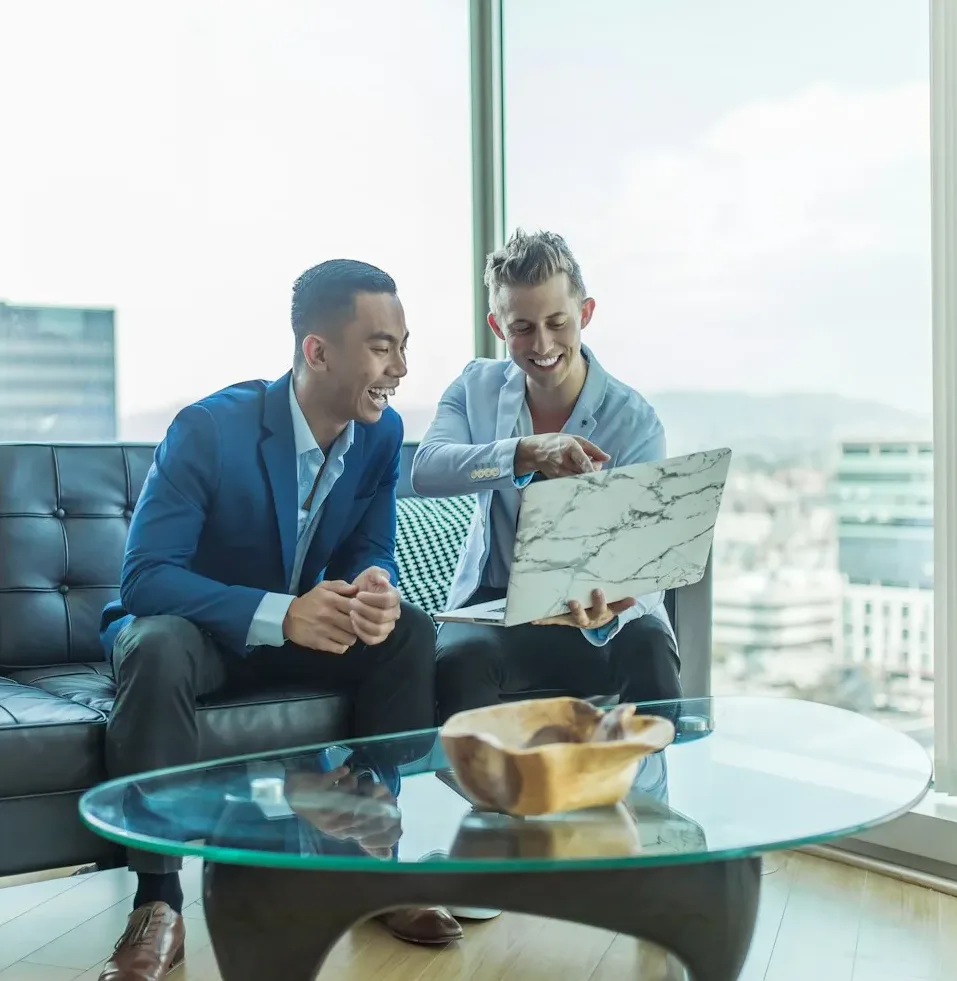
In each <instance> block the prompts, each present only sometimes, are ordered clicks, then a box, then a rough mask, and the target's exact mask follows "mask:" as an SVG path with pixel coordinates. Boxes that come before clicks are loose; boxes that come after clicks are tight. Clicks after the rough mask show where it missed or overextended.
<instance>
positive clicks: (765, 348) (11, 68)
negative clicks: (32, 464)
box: [0, 0, 931, 436]
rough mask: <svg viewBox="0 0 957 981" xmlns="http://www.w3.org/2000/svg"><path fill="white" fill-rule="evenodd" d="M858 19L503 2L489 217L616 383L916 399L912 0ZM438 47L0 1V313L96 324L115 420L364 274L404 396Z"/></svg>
mask: <svg viewBox="0 0 957 981" xmlns="http://www.w3.org/2000/svg"><path fill="white" fill-rule="evenodd" d="M879 8H880V16H879V17H878V16H877V15H876V14H875V9H876V5H875V4H874V3H873V2H868V0H804V2H802V3H800V4H796V3H767V2H759V0H721V2H720V3H714V2H713V0H668V2H667V3H665V2H661V0H592V2H590V3H589V4H585V3H583V2H580V0H579V2H575V3H572V2H568V0H506V7H505V44H506V52H505V59H506V60H505V69H506V70H505V82H506V129H507V132H506V176H507V187H506V195H507V212H508V214H507V221H508V224H509V226H510V227H513V226H514V225H517V224H522V225H525V226H526V227H548V228H552V229H554V230H555V231H559V232H562V233H563V234H565V235H566V237H567V238H568V240H569V242H570V244H571V245H572V247H573V248H574V249H575V251H576V254H577V255H578V257H579V259H580V261H581V264H582V267H583V271H584V274H585V281H586V284H587V285H588V287H589V291H590V292H591V293H592V295H593V296H595V298H596V300H597V310H596V316H595V320H594V321H593V323H592V325H591V326H590V327H589V329H588V332H587V334H586V341H587V342H588V343H589V344H590V345H591V346H592V348H593V349H594V350H595V352H596V353H597V355H598V356H599V358H600V359H602V360H603V361H604V362H606V363H607V364H608V366H609V367H610V368H611V369H612V370H613V371H614V372H615V373H616V374H618V375H619V377H622V378H623V379H624V380H626V381H628V382H629V383H631V384H633V385H635V386H636V387H638V388H639V389H641V390H644V391H662V390H668V389H670V390H674V389H681V390H733V391H754V392H790V391H829V392H837V393H840V394H844V395H848V396H853V397H863V398H873V399H878V400H880V401H883V402H887V403H889V404H892V405H896V406H900V407H901V408H904V409H911V410H917V411H929V408H930V401H931V394H930V391H931V387H930V336H931V335H930V234H929V193H930V189H929V175H928V167H929V132H928V122H927V117H928V53H927V48H928V36H927V35H928V23H927V8H926V4H923V3H918V2H915V0H881V3H880V5H879ZM467 28H468V4H467V2H466V0H405V2H402V3H395V2H390V0H361V2H359V0H309V2H307V0H272V2H267V0H231V2H220V0H192V2H190V0H171V2H167V3H164V4H163V5H149V6H147V5H141V4H131V3H129V2H128V0H127V2H123V0H84V3H83V4H76V3H74V2H70V0H35V2H32V3H29V4H15V3H8V4H2V5H0V37H3V38H4V45H3V46H4V55H3V58H2V59H0V115H2V118H3V120H4V126H3V137H2V139H3V142H4V148H3V150H2V152H0V215H2V216H3V217H2V224H3V227H4V231H3V234H2V235H0V299H5V300H7V301H9V302H13V303H60V304H70V305H75V304H77V305H82V304H92V305H105V306H112V307H115V308H116V310H117V330H118V339H117V359H118V398H119V411H120V414H121V415H130V414H135V413H141V412H148V411H151V410H156V409H161V408H164V407H167V406H170V405H175V404H183V403H185V402H188V401H190V400H192V399H195V398H198V397H201V396H202V395H205V394H207V393H208V392H210V391H212V390H214V389H216V388H219V387H221V386H223V385H226V384H229V383H230V382H233V381H237V380H240V379H243V378H251V377H275V376H277V375H279V374H280V373H281V372H282V371H284V370H285V369H286V367H287V366H288V363H289V360H290V356H291V350H292V337H291V331H290V328H289V320H288V303H289V292H290V287H291V284H292V281H293V280H294V279H295V277H296V276H297V275H298V274H299V273H300V272H301V271H302V270H303V269H305V268H307V267H308V266H310V265H312V264H314V263H316V262H320V261H322V260H323V259H326V258H331V257H334V256H341V255H347V256H352V257H355V258H361V259H366V260H368V261H371V262H375V263H377V264H379V265H382V266H383V267H384V268H386V269H387V270H388V271H389V272H391V273H392V274H393V275H394V276H395V278H396V280H397V282H398V285H399V291H400V295H401V297H402V299H403V302H404V304H405V307H406V313H407V319H408V324H409V327H410V330H411V342H410V373H409V375H408V377H407V378H406V380H405V384H404V390H403V391H402V392H401V393H400V396H399V397H398V398H397V402H396V405H397V407H398V408H399V409H400V410H401V409H402V408H403V406H420V407H421V406H422V405H428V404H432V403H434V402H435V400H436V399H437V398H438V397H439V395H440V394H441V392H442V390H443V388H444V387H445V385H446V384H447V383H448V382H449V381H450V380H451V379H452V378H453V377H454V376H455V374H457V372H458V371H459V370H460V368H461V367H462V365H463V364H464V362H465V361H466V360H467V359H468V357H469V356H470V355H471V345H472V295H471V282H470V276H471V227H470V221H471V190H470V176H471V175H470V146H469V140H470V127H469V106H470V100H469V66H468V36H467ZM157 435H159V434H157ZM410 435H413V436H414V435H417V434H410Z"/></svg>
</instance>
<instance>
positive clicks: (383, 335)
mask: <svg viewBox="0 0 957 981" xmlns="http://www.w3.org/2000/svg"><path fill="white" fill-rule="evenodd" d="M408 339H409V332H408V331H406V332H405V333H404V334H403V335H402V340H401V341H400V342H399V343H400V344H405V342H406V341H407V340H408ZM366 340H367V341H385V342H386V343H387V344H395V343H396V339H395V335H394V334H390V333H389V332H388V331H387V330H377V331H375V332H374V333H372V334H370V335H369V336H368V337H367V338H366Z"/></svg>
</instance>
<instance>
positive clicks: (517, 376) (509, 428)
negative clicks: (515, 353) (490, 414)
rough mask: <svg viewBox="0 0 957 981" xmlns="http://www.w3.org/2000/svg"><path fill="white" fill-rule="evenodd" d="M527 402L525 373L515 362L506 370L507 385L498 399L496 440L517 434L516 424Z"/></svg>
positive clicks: (510, 363)
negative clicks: (523, 403) (524, 403)
mask: <svg viewBox="0 0 957 981" xmlns="http://www.w3.org/2000/svg"><path fill="white" fill-rule="evenodd" d="M524 401H525V373H524V372H523V371H522V369H521V368H519V367H518V366H517V365H516V364H515V363H514V362H509V365H508V367H507V368H506V369H505V384H504V385H503V386H502V389H501V391H500V392H499V397H498V412H497V413H496V416H495V439H508V438H509V437H510V436H511V435H512V433H513V432H515V423H516V422H517V421H518V413H519V412H520V411H521V408H522V402H524Z"/></svg>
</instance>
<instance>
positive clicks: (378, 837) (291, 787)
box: [285, 767, 402, 859]
mask: <svg viewBox="0 0 957 981" xmlns="http://www.w3.org/2000/svg"><path fill="white" fill-rule="evenodd" d="M285 795H286V800H287V801H288V803H289V807H290V808H291V809H292V810H293V811H294V812H295V813H296V814H298V815H299V817H300V818H302V819H303V820H305V821H308V822H309V823H310V824H311V825H312V826H313V827H314V828H317V829H318V830H319V831H321V832H322V833H323V834H324V835H328V836H329V837H330V838H335V839H336V840H338V841H354V842H355V843H356V844H357V845H358V846H359V847H360V848H361V849H362V850H363V851H364V852H366V853H367V854H368V855H371V856H372V857H374V858H386V859H387V858H391V857H392V846H393V845H394V844H395V843H396V842H397V841H398V840H399V838H400V837H401V836H402V818H401V815H400V813H399V810H398V806H397V804H396V799H395V797H393V796H392V794H391V793H390V792H389V790H388V788H386V787H384V786H383V785H382V784H368V785H367V784H364V785H360V784H359V781H358V780H357V779H356V776H355V774H353V773H352V772H351V771H350V770H349V769H348V767H340V768H339V769H337V770H332V771H330V772H328V773H289V774H287V775H286V788H285Z"/></svg>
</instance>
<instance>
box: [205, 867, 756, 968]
mask: <svg viewBox="0 0 957 981" xmlns="http://www.w3.org/2000/svg"><path fill="white" fill-rule="evenodd" d="M760 886H761V859H760V858H754V857H752V858H743V859H734V860H731V861H724V862H708V863H695V864H686V865H668V866H658V867H653V868H647V867H630V868H615V869H603V870H587V869H581V870H578V869H555V870H542V871H541V872H538V871H535V872H529V871H524V872H481V871H479V872H453V871H444V872H443V871H440V870H439V868H438V867H437V868H436V869H435V870H433V869H431V868H430V867H429V865H428V864H427V863H423V864H422V865H421V866H419V867H417V868H415V869H414V870H410V871H406V870H404V869H403V870H401V871H400V870H399V869H398V868H396V870H395V871H385V870H383V871H379V872H361V871H339V870H328V869H326V870H321V871H320V870H300V869H274V868H258V867H250V866H241V865H225V864H219V863H211V862H207V863H206V865H205V868H204V871H203V903H204V906H205V910H206V921H207V924H208V927H209V934H210V939H211V940H212V944H213V950H214V952H215V954H216V960H217V962H218V964H219V969H220V973H221V974H222V977H223V981H262V979H263V978H282V979H283V981H313V979H315V978H316V976H317V975H318V973H319V969H320V968H321V966H322V964H323V962H324V961H325V959H326V957H327V956H328V954H329V952H330V951H331V950H332V948H333V946H335V944H336V942H337V941H338V940H339V939H340V937H342V935H343V934H344V933H346V932H347V931H348V930H350V929H351V928H352V927H354V926H356V925H357V924H358V923H361V922H362V921H363V920H367V919H369V918H370V917H372V916H375V915H376V914H378V913H383V912H386V911H387V910H390V909H395V908H398V907H402V906H473V907H476V906H477V907H483V908H491V909H502V910H508V911H510V912H513V913H526V914H531V915H533V916H545V917H550V918H552V919H557V920H567V921H571V922H574V923H582V924H585V925H587V926H594V927H601V928H603V929H606V930H611V931H614V932H615V933H623V934H626V935H628V936H632V937H636V938H638V939H640V940H647V941H650V942H652V943H654V944H657V945H658V946H659V947H661V948H663V949H664V950H667V951H668V952H670V953H672V954H674V955H675V956H676V957H677V958H678V959H679V960H680V961H682V963H684V965H685V966H686V967H687V969H688V972H689V975H690V978H691V981H736V979H737V978H738V975H739V974H740V971H741V968H742V966H743V965H744V960H745V957H746V956H747V953H748V948H749V946H750V944H751V937H752V934H753V931H754V923H755V919H756V917H757V911H758V897H759V893H760ZM464 942H465V943H468V938H467V937H466V939H465V941H464ZM439 956H441V955H439Z"/></svg>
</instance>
